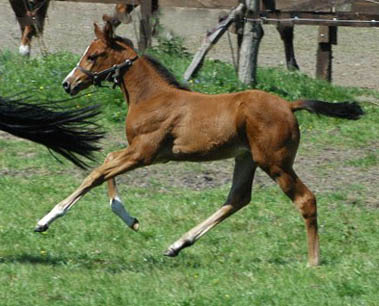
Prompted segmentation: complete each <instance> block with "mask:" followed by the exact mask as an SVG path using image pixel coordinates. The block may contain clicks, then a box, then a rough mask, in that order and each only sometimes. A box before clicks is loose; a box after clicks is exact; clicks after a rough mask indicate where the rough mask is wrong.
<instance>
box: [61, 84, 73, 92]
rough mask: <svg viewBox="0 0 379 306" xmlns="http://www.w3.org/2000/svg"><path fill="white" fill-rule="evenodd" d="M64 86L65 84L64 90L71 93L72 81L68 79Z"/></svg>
mask: <svg viewBox="0 0 379 306" xmlns="http://www.w3.org/2000/svg"><path fill="white" fill-rule="evenodd" d="M62 86H63V89H64V91H65V92H67V93H68V94H69V93H70V91H71V85H70V83H69V82H68V81H64V82H63V83H62Z"/></svg>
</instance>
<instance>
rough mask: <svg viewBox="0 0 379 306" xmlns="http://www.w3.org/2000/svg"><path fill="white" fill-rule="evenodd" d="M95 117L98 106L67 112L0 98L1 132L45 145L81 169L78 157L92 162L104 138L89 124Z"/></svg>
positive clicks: (58, 106)
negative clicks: (98, 144) (94, 153)
mask: <svg viewBox="0 0 379 306" xmlns="http://www.w3.org/2000/svg"><path fill="white" fill-rule="evenodd" d="M98 114H99V110H98V106H90V107H84V108H79V109H69V108H67V107H63V106H62V105H61V104H60V103H59V102H38V103H36V102H33V101H25V100H22V99H19V98H12V99H9V98H4V97H1V96H0V130H3V131H5V132H8V133H10V134H13V135H15V136H18V137H22V138H25V139H28V140H31V141H33V142H36V143H39V144H42V145H45V146H46V147H47V148H48V149H49V150H52V151H54V152H57V153H59V154H60V155H62V156H64V157H65V158H67V159H68V160H70V161H71V162H73V163H74V164H75V165H77V166H79V167H80V168H83V169H84V168H86V167H88V165H87V163H86V162H84V161H83V160H82V159H81V158H80V156H82V157H85V158H88V159H90V160H93V155H92V154H93V152H94V151H97V150H99V149H100V148H99V147H98V146H97V145H96V143H97V142H98V141H99V140H100V139H101V138H102V137H103V136H104V133H103V132H102V131H99V127H98V125H97V124H95V123H94V122H93V121H91V120H90V119H92V118H93V117H95V116H96V115H98Z"/></svg>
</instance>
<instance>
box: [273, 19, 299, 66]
mask: <svg viewBox="0 0 379 306" xmlns="http://www.w3.org/2000/svg"><path fill="white" fill-rule="evenodd" d="M276 29H277V30H278V32H279V34H280V38H281V39H282V40H283V43H284V51H285V55H286V64H287V69H288V70H299V66H298V64H297V62H296V58H295V50H294V47H293V29H294V26H290V25H284V24H281V23H279V25H278V26H277V27H276Z"/></svg>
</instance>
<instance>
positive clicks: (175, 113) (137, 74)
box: [36, 22, 362, 265]
mask: <svg viewBox="0 0 379 306" xmlns="http://www.w3.org/2000/svg"><path fill="white" fill-rule="evenodd" d="M95 34H96V39H95V40H94V41H92V42H91V44H90V45H89V47H88V49H87V50H86V52H85V53H84V55H83V56H82V58H81V59H80V61H79V63H78V65H77V66H76V67H75V68H74V69H73V70H72V71H71V73H70V74H69V75H68V76H67V77H66V78H65V80H64V81H63V86H64V89H65V90H66V92H67V93H69V94H71V95H75V94H77V93H78V92H79V91H81V90H83V89H85V88H87V87H89V86H90V85H92V84H95V85H100V84H101V82H102V81H111V82H114V83H116V84H119V86H120V88H121V90H122V92H123V94H124V97H125V100H126V101H127V103H128V115H127V118H126V134H127V139H128V143H129V146H128V147H127V148H126V149H123V150H120V151H117V152H113V153H110V154H109V155H108V156H107V158H106V160H105V162H104V164H103V165H102V166H100V167H98V168H97V169H95V170H94V171H92V173H91V174H90V175H89V176H88V177H87V178H86V179H85V180H84V181H83V183H82V184H81V185H80V187H79V188H78V189H77V190H76V191H74V193H72V194H71V195H70V196H69V197H68V198H66V199H65V200H63V201H62V202H60V203H59V204H57V205H56V206H55V207H54V208H53V209H52V211H51V212H50V213H48V214H47V215H46V216H45V217H43V218H42V219H41V220H40V221H39V222H38V225H37V228H36V231H44V230H46V229H47V228H48V225H49V224H50V223H51V222H52V221H53V220H55V219H56V218H58V217H60V216H62V215H64V214H65V213H66V212H67V211H68V210H69V209H70V208H71V207H72V206H73V205H74V204H75V203H76V202H77V201H78V200H79V199H80V198H81V197H82V196H83V195H84V194H85V193H86V192H88V191H89V190H91V189H92V188H93V187H95V186H97V185H99V184H101V183H103V182H104V181H107V183H108V192H109V197H110V203H111V208H112V210H113V211H114V212H115V213H116V214H117V215H118V216H120V217H121V218H122V220H123V221H124V222H125V223H126V224H127V225H128V226H129V227H131V228H133V229H134V230H137V229H138V226H139V223H138V221H137V219H135V218H133V217H131V216H130V215H129V213H128V212H127V211H126V209H125V208H124V206H123V204H122V202H121V200H120V197H119V196H118V194H117V190H116V183H115V177H116V176H117V175H119V174H122V173H125V172H128V171H130V170H133V169H136V168H138V167H143V166H147V165H151V164H154V163H159V162H167V161H209V160H216V159H224V158H230V157H234V158H235V168H234V175H233V183H232V187H231V190H230V192H229V195H228V197H227V199H226V201H225V204H224V205H223V206H222V207H221V208H220V209H218V210H217V211H216V212H215V213H214V214H213V215H211V216H210V217H209V218H208V219H206V220H205V221H204V222H202V223H200V224H199V225H197V226H196V227H194V228H193V229H191V230H190V231H189V232H187V233H185V234H184V235H183V236H182V237H181V238H180V239H179V240H178V241H176V242H175V243H173V244H172V245H171V246H170V247H169V248H168V249H167V251H166V252H165V255H168V256H175V255H177V254H178V253H179V252H180V251H181V250H182V249H183V248H185V247H188V246H190V245H192V244H193V243H194V242H195V241H196V240H197V239H199V238H200V237H201V236H202V235H204V234H205V233H206V232H208V231H209V230H210V229H212V228H213V227H214V226H216V225H217V224H218V223H220V222H221V221H223V220H224V219H226V218H227V217H229V216H230V215H232V214H233V213H234V212H236V211H238V210H239V209H241V208H242V207H243V206H245V205H247V204H248V203H249V202H250V199H251V190H252V183H253V178H254V173H255V170H256V168H257V167H260V168H262V169H263V170H264V171H265V172H266V173H267V174H268V175H269V176H270V177H271V178H272V179H273V180H274V181H276V182H277V183H278V184H279V186H280V187H281V189H282V190H283V191H284V193H285V194H287V196H288V197H289V198H290V199H291V200H292V201H293V202H294V203H295V205H296V207H297V208H298V209H299V211H300V213H301V214H302V216H303V218H304V221H305V226H306V231H307V236H308V261H309V264H310V265H317V264H318V263H319V239H318V234H317V209H316V200H315V197H314V195H313V194H312V192H311V191H309V189H308V188H307V187H306V186H305V185H304V184H303V183H302V181H301V180H300V178H299V177H298V176H297V175H296V173H295V171H294V170H293V168H292V165H293V162H294V159H295V154H296V151H297V148H298V144H299V138H300V134H299V128H298V123H297V120H296V117H295V116H294V114H293V113H294V112H296V111H300V110H304V109H305V110H308V111H310V112H313V113H316V114H323V115H326V116H332V117H339V118H346V119H358V118H359V117H360V116H361V115H362V110H361V108H360V107H359V105H357V104H355V103H347V102H344V103H327V102H322V101H296V102H293V103H289V102H287V101H285V100H283V99H282V98H280V97H277V96H275V95H272V94H270V93H266V92H263V91H258V90H249V91H244V92H236V93H230V94H219V95H207V94H202V93H197V92H191V91H189V90H188V89H186V88H184V87H183V86H181V85H180V84H179V83H178V82H177V81H176V80H175V78H174V77H173V76H172V75H171V74H170V73H169V72H168V71H167V69H165V68H164V67H163V66H162V65H160V64H159V63H158V62H157V61H155V60H153V59H151V58H150V57H148V56H138V55H137V53H136V51H135V50H134V49H133V47H132V44H131V43H130V41H129V40H127V39H124V38H121V37H117V36H114V33H113V31H112V26H111V24H110V23H109V22H107V23H106V24H105V26H104V28H103V29H100V28H99V27H98V26H97V25H96V24H95Z"/></svg>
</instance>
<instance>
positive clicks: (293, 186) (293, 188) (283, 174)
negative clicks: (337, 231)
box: [267, 166, 320, 266]
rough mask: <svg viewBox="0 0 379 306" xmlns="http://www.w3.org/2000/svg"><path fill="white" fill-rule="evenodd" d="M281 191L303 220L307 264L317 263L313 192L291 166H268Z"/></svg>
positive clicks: (315, 207) (317, 244)
mask: <svg viewBox="0 0 379 306" xmlns="http://www.w3.org/2000/svg"><path fill="white" fill-rule="evenodd" d="M267 172H268V174H269V175H270V176H271V178H272V179H273V180H274V181H276V182H277V183H278V184H279V186H280V188H281V189H282V190H283V192H284V193H285V194H286V195H287V196H288V197H289V198H290V199H291V200H292V201H293V202H294V203H295V206H296V208H297V209H298V210H299V211H300V213H301V215H302V216H303V218H304V221H305V227H306V231H307V240H308V265H309V266H317V265H318V264H319V253H320V249H319V238H318V230H317V205H316V198H315V196H314V195H313V193H312V192H311V191H310V190H309V189H308V188H307V187H306V186H305V185H304V184H303V182H302V181H301V180H300V178H299V177H298V176H297V175H296V173H295V171H294V170H293V169H292V167H290V168H288V167H287V169H286V168H285V167H278V166H270V168H269V170H268V171H267Z"/></svg>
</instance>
